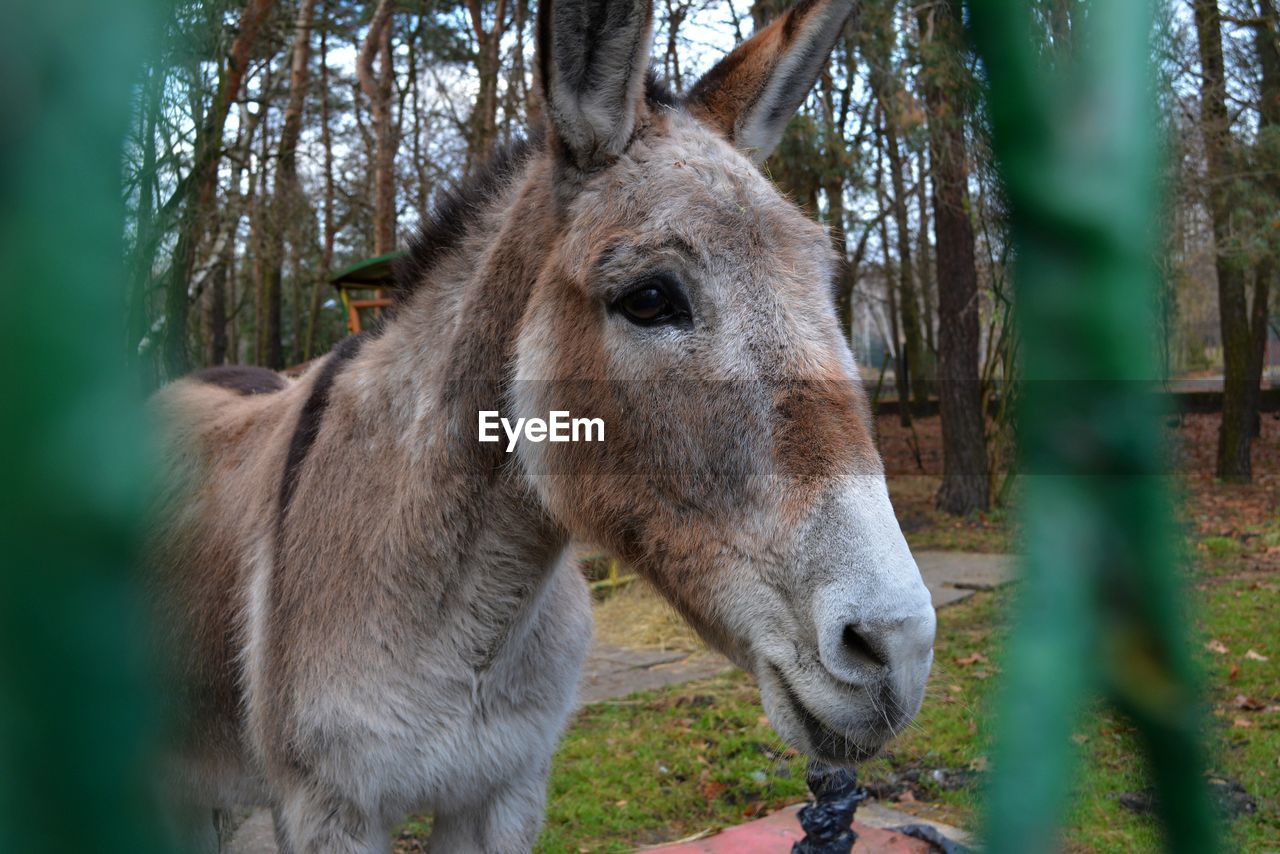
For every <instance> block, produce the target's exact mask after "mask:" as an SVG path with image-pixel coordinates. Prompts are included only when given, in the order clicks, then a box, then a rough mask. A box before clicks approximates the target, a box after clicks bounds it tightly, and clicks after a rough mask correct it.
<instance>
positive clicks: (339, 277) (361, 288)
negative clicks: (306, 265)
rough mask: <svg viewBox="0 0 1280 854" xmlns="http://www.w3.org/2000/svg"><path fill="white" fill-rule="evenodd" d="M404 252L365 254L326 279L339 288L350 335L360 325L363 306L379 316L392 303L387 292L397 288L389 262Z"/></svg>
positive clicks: (356, 331)
mask: <svg viewBox="0 0 1280 854" xmlns="http://www.w3.org/2000/svg"><path fill="white" fill-rule="evenodd" d="M404 254H405V253H403V252H388V253H387V254H385V255H378V256H376V257H373V258H367V259H365V260H364V261H358V262H356V263H355V264H352V265H351V266H350V267H348V268H346V269H345V270H343V271H342V272H340V273H338V274H336V275H335V276H333V277H332V278H330V279H329V283H330V284H331V285H333V286H334V287H335V288H337V289H338V296H339V297H340V298H341V299H342V305H343V307H344V308H345V309H346V310H347V331H348V332H350V333H351V334H352V335H355V334H357V333H359V332H360V330H361V328H362V321H361V318H360V312H361V311H362V310H368V311H373V312H374V316H375V317H381V316H382V310H383V309H384V308H387V307H388V306H390V305H391V303H392V301H393V300H392V298H391V296H389V295H388V292H389V291H393V290H395V288H396V281H395V275H394V273H393V272H392V265H393V264H394V263H395V261H396V259H398V258H401V257H403V256H404ZM361 292H372V296H363V295H361Z"/></svg>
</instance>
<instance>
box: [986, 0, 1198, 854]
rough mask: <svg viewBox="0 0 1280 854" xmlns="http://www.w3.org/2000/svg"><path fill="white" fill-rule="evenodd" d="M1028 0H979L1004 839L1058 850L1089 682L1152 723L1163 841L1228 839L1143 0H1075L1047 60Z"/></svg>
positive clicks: (999, 806) (1180, 844)
mask: <svg viewBox="0 0 1280 854" xmlns="http://www.w3.org/2000/svg"><path fill="white" fill-rule="evenodd" d="M1032 6H1033V4H1030V3H1028V2H1026V0H969V8H970V28H971V36H972V38H973V41H974V44H975V46H976V47H977V50H978V53H979V55H980V57H981V59H982V62H983V67H984V69H985V73H986V76H987V81H988V83H989V90H988V91H989V96H990V100H989V108H990V118H991V128H992V144H993V149H994V153H995V155H996V160H997V166H998V169H999V172H1000V176H1001V178H1002V180H1003V182H1004V187H1005V190H1006V193H1007V198H1008V201H1009V205H1010V213H1011V223H1010V224H1011V230H1012V238H1013V242H1014V251H1015V260H1016V273H1015V285H1016V306H1015V310H1016V313H1017V319H1018V322H1019V325H1020V330H1019V332H1020V341H1021V342H1022V353H1021V357H1022V369H1023V376H1024V378H1025V383H1024V388H1023V391H1022V394H1021V397H1020V400H1019V446H1020V453H1021V464H1022V466H1023V469H1024V471H1026V473H1027V475H1028V476H1027V477H1026V478H1025V479H1024V481H1023V497H1024V505H1023V510H1022V518H1023V521H1024V530H1023V533H1024V539H1025V547H1026V549H1027V560H1026V566H1025V576H1024V582H1023V585H1022V588H1021V589H1020V591H1019V595H1018V599H1019V602H1018V605H1017V613H1016V617H1015V621H1014V627H1013V631H1012V634H1011V637H1010V638H1009V641H1008V647H1007V649H1008V654H1007V656H1006V662H1005V683H1004V685H1003V686H1002V696H1001V700H1000V702H999V705H998V722H997V732H996V746H995V750H994V754H993V757H994V760H995V761H994V770H993V779H992V782H991V786H990V790H989V792H988V804H987V811H988V818H987V828H986V831H987V836H988V843H989V850H990V851H991V852H993V854H1003V852H1018V854H1022V852H1028V851H1045V850H1052V849H1053V848H1054V847H1056V846H1057V844H1058V837H1057V828H1058V826H1059V823H1060V820H1061V817H1062V813H1063V809H1064V806H1065V803H1066V799H1067V797H1068V795H1069V785H1070V778H1071V772H1072V769H1073V767H1074V760H1073V749H1074V748H1073V747H1072V744H1071V742H1070V735H1071V733H1072V730H1073V727H1074V725H1075V723H1076V721H1077V720H1078V717H1079V714H1080V711H1081V707H1082V704H1083V703H1084V702H1085V701H1086V699H1087V698H1088V696H1089V695H1090V693H1091V692H1092V691H1094V690H1100V691H1102V692H1104V693H1105V695H1106V696H1107V697H1109V698H1110V699H1111V700H1112V701H1113V702H1114V703H1116V705H1117V706H1118V707H1119V708H1120V709H1121V710H1122V711H1124V712H1126V713H1127V714H1129V715H1130V716H1131V717H1132V718H1133V719H1134V721H1135V723H1136V724H1137V725H1138V728H1139V730H1140V733H1141V737H1142V739H1143V744H1144V747H1145V749H1146V752H1147V756H1148V758H1149V760H1150V764H1151V768H1152V772H1153V777H1154V779H1155V783H1156V786H1157V789H1158V791H1159V796H1160V800H1161V804H1162V808H1161V816H1162V819H1163V824H1164V829H1165V833H1166V845H1167V847H1168V848H1169V849H1170V850H1175V851H1197V852H1203V851H1212V850H1213V849H1214V847H1215V844H1214V832H1213V820H1212V816H1211V810H1210V807H1209V805H1208V800H1207V795H1206V792H1205V786H1204V778H1203V771H1202V769H1203V766H1202V759H1201V749H1200V746H1199V743H1198V736H1199V726H1198V724H1199V708H1198V699H1197V695H1196V690H1195V680H1194V678H1193V667H1192V659H1191V656H1190V655H1189V652H1188V649H1187V646H1186V641H1187V632H1186V627H1185V625H1184V619H1183V617H1182V612H1181V592H1180V582H1179V577H1178V561H1177V556H1176V551H1177V550H1176V547H1175V545H1174V544H1175V543H1176V542H1177V535H1176V533H1175V531H1174V529H1173V527H1172V525H1171V524H1170V513H1169V508H1168V505H1167V497H1166V491H1165V487H1164V483H1163V476H1164V474H1165V473H1166V468H1167V462H1166V459H1165V457H1164V454H1163V450H1162V448H1161V441H1160V433H1159V429H1160V427H1159V425H1160V421H1159V418H1158V416H1157V413H1156V411H1155V405H1154V396H1153V395H1152V394H1151V393H1150V391H1151V386H1152V385H1153V384H1154V382H1155V381H1156V380H1157V378H1158V372H1159V366H1158V361H1157V358H1156V352H1157V348H1156V342H1157V338H1156V336H1157V334H1158V333H1157V328H1156V323H1155V321H1156V308H1157V302H1156V287H1155V285H1156V276H1157V273H1156V266H1155V259H1156V258H1157V253H1158V234H1157V228H1158V225H1157V223H1158V217H1157V216H1156V212H1157V210H1158V201H1159V194H1158V191H1157V186H1158V181H1157V175H1158V172H1159V165H1160V157H1159V154H1160V151H1159V144H1158V141H1157V138H1156V133H1155V129H1156V127H1157V126H1158V125H1157V122H1156V121H1155V116H1154V106H1153V103H1154V101H1153V96H1152V92H1151V70H1150V65H1149V63H1150V45H1149V37H1150V33H1151V26H1152V17H1151V12H1152V9H1151V6H1150V4H1149V3H1148V2H1117V0H1103V2H1094V3H1085V4H1081V12H1080V14H1079V16H1078V18H1077V22H1078V23H1079V24H1080V26H1081V30H1080V32H1079V33H1077V35H1076V36H1075V40H1076V44H1077V45H1078V46H1079V51H1078V57H1079V58H1078V59H1077V60H1076V62H1075V65H1074V67H1070V68H1064V67H1063V65H1062V64H1060V65H1059V66H1058V67H1057V69H1056V70H1055V71H1053V72H1050V71H1049V70H1048V68H1047V64H1046V62H1045V57H1046V55H1047V45H1046V43H1045V39H1044V37H1043V35H1042V34H1041V33H1040V32H1039V31H1038V30H1037V27H1036V22H1035V20H1034V19H1033V17H1032V14H1033V12H1032Z"/></svg>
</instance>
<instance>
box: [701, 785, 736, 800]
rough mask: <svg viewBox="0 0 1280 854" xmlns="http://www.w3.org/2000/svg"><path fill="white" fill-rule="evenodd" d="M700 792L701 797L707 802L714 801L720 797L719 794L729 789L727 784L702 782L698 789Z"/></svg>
mask: <svg viewBox="0 0 1280 854" xmlns="http://www.w3.org/2000/svg"><path fill="white" fill-rule="evenodd" d="M698 788H699V789H701V790H702V797H703V798H705V799H707V800H708V801H714V800H715V799H716V798H718V797H720V793H721V792H723V791H724V790H725V789H727V788H729V784H728V783H721V782H719V781H716V780H704V781H703V782H702V784H701V785H699V787H698Z"/></svg>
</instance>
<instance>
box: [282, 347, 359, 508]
mask: <svg viewBox="0 0 1280 854" xmlns="http://www.w3.org/2000/svg"><path fill="white" fill-rule="evenodd" d="M364 338H365V336H364V335H355V336H352V337H351V338H346V339H344V340H342V341H340V342H339V343H338V345H337V346H336V347H334V348H333V352H332V353H330V354H329V358H328V359H327V360H325V363H324V364H323V365H322V366H321V367H320V373H319V375H318V376H317V377H316V381H315V384H314V385H313V386H312V387H311V394H310V395H308V396H307V400H306V402H305V403H303V404H302V411H301V412H299V413H298V424H297V426H296V427H294V428H293V438H291V439H290V440H289V454H288V456H287V457H286V458H285V463H284V476H283V477H282V478H281V480H280V506H279V509H278V511H277V512H278V514H279V515H278V516H277V517H276V522H277V527H278V528H279V527H282V526H283V525H284V517H285V514H286V513H287V512H288V511H289V502H291V501H292V500H293V493H294V491H295V490H296V489H297V488H298V476H299V475H300V474H301V472H302V464H303V463H304V462H305V461H306V459H307V454H308V453H309V452H310V451H311V446H312V445H314V444H315V442H316V437H317V436H319V435H320V424H321V422H322V421H323V420H324V411H325V410H326V409H328V408H329V392H330V391H331V390H332V389H333V381H334V379H336V378H337V376H338V372H339V371H341V370H342V367H343V365H344V364H345V363H346V362H349V361H351V360H352V359H354V358H355V356H356V354H357V353H359V352H360V345H361V344H363V343H364Z"/></svg>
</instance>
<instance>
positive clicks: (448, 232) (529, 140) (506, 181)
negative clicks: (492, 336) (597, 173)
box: [394, 69, 680, 302]
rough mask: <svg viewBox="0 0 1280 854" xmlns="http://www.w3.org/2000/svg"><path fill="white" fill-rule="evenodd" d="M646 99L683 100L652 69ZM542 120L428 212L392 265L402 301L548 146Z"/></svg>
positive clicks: (658, 102) (654, 103) (660, 102)
mask: <svg viewBox="0 0 1280 854" xmlns="http://www.w3.org/2000/svg"><path fill="white" fill-rule="evenodd" d="M644 94H645V101H646V102H647V103H648V105H649V106H650V107H652V108H658V107H667V108H670V107H675V106H677V105H678V104H679V103H680V99H679V98H678V97H677V96H676V95H675V93H674V92H672V91H671V89H670V87H669V86H668V85H667V83H666V81H665V80H663V79H662V78H660V77H659V76H658V75H657V73H656V72H655V71H654V70H653V69H650V70H649V73H648V75H647V76H646V77H645V93H644ZM545 140H546V132H545V130H544V128H543V126H542V125H541V123H535V124H531V125H530V126H529V127H528V128H527V129H526V130H525V132H524V133H523V134H518V135H515V136H513V137H512V138H511V139H509V140H507V141H506V142H505V143H502V144H500V145H498V146H496V147H495V148H494V149H493V151H492V153H491V154H490V155H489V158H488V159H487V160H486V161H485V163H484V165H483V166H481V167H480V168H479V169H476V170H475V171H473V172H471V173H470V174H468V175H467V176H465V177H464V178H462V180H460V181H459V182H458V183H457V184H455V185H454V186H452V187H450V188H449V189H447V190H445V192H444V193H443V194H442V195H441V196H440V198H439V199H438V200H437V201H436V202H435V204H434V205H433V206H432V209H431V210H430V211H429V212H428V213H426V214H424V216H423V219H422V225H421V226H420V227H419V228H418V233H417V234H416V235H414V237H413V239H412V240H411V241H410V243H409V252H408V254H407V255H406V256H405V257H403V258H401V259H400V260H399V261H397V262H396V263H395V265H394V274H395V280H396V290H395V295H396V298H397V300H398V301H401V302H403V301H404V300H406V299H407V298H408V297H409V296H410V295H411V294H413V293H414V292H416V291H417V290H418V289H419V288H421V287H422V286H423V285H424V284H425V283H426V282H427V281H429V279H430V274H431V271H432V270H434V269H435V267H436V265H438V264H439V263H440V262H441V261H442V260H443V259H444V258H445V257H447V256H448V255H449V254H450V253H452V252H453V251H454V250H455V249H457V248H458V247H459V246H460V245H461V244H462V242H463V240H464V239H465V238H466V236H467V234H468V233H469V232H470V230H471V229H472V228H473V227H474V226H475V225H476V223H478V222H479V221H480V219H481V215H482V214H483V213H484V211H485V210H487V209H488V207H489V204H490V202H492V201H493V200H494V199H496V198H498V197H499V196H501V195H502V193H503V192H504V191H505V190H506V189H507V187H508V186H510V184H511V182H512V181H513V180H514V179H515V178H516V176H517V175H519V174H520V173H521V172H522V171H523V169H524V167H525V164H527V163H528V162H529V160H530V159H531V158H532V157H533V156H534V155H536V154H540V153H541V152H542V151H543V149H544V148H545V147H546V143H545Z"/></svg>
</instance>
